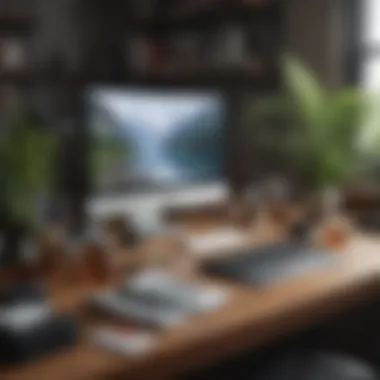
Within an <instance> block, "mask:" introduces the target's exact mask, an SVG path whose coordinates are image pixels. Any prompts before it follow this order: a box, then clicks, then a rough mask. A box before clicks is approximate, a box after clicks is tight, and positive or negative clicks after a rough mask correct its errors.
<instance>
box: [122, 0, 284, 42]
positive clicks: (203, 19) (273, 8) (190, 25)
mask: <svg viewBox="0 0 380 380" xmlns="http://www.w3.org/2000/svg"><path fill="white" fill-rule="evenodd" d="M281 15H282V12H281V7H280V6H279V3H278V2H277V1H271V2H268V3H262V4H261V3H260V4H251V5H242V4H232V5H229V6H224V7H220V8H218V9H215V8H212V9H205V10H202V11H198V12H191V13H190V14H185V15H181V14H179V15H173V16H163V17H159V18H158V17H157V18H140V19H129V20H127V21H126V26H127V29H129V30H130V31H135V32H140V33H143V34H150V33H155V34H160V35H162V34H170V33H172V32H178V31H185V30H204V29H212V28H215V27H216V26H218V25H225V24H226V23H251V22H255V21H258V20H261V21H262V20H269V21H271V22H274V21H275V22H277V20H280V18H281Z"/></svg>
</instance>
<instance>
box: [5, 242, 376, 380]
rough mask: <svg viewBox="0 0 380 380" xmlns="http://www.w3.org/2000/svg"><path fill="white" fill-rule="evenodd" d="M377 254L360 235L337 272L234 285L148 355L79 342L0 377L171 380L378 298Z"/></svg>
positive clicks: (72, 301)
mask: <svg viewBox="0 0 380 380" xmlns="http://www.w3.org/2000/svg"><path fill="white" fill-rule="evenodd" d="M379 247H380V238H371V237H363V236H357V237H355V238H354V239H353V241H352V242H351V244H350V245H349V247H347V249H345V251H344V252H342V253H335V254H337V255H340V257H341V260H340V261H339V264H337V265H336V266H334V267H331V268H328V269H326V268H324V269H318V270H316V271H314V272H312V273H311V272H310V273H307V274H304V275H302V276H300V277H297V278H289V279H287V280H285V281H282V282H281V283H278V284H275V285H272V286H269V287H267V288H254V287H247V286H243V285H236V284H235V285H232V284H229V285H228V286H230V288H231V290H232V292H233V296H232V297H231V300H230V301H229V302H228V303H227V304H226V305H225V306H223V307H222V308H221V309H219V310H217V311H214V312H211V313H208V314H205V315H201V316H197V317H194V318H192V319H190V320H189V321H188V322H186V323H185V324H183V325H181V326H178V327H176V328H173V329H172V330H169V331H166V332H162V333H160V334H159V335H158V338H157V342H156V344H155V346H154V347H153V348H152V349H151V350H150V351H149V352H147V353H145V354H144V355H141V356H138V357H133V358H128V357H127V358H126V357H121V356H118V355H114V354H111V353H109V352H107V351H104V350H102V349H100V348H97V347H95V346H93V345H91V344H90V343H87V342H86V341H85V339H82V341H81V342H80V343H79V344H78V345H77V346H76V347H74V348H71V349H69V350H66V351H64V352H62V353H59V354H56V355H55V356H53V357H49V358H47V359H42V360H40V361H37V362H34V363H30V364H27V365H24V366H22V367H20V368H11V369H7V370H5V369H2V368H0V378H1V379H2V380H44V379H53V380H95V379H96V380H100V379H104V380H111V379H114V378H115V379H118V378H120V379H125V378H130V379H141V380H143V379H155V380H160V379H172V378H173V377H174V376H175V375H177V374H181V373H184V372H186V371H187V370H189V369H196V368H199V367H201V366H202V365H207V364H211V363H213V362H215V361H217V360H220V359H223V358H224V357H227V356H228V355H230V354H233V353H237V352H239V351H243V350H244V349H247V348H250V347H255V346H259V345H263V344H264V343H269V342H271V341H273V340H275V339H277V338H280V337H281V336H284V335H285V334H287V333H291V332H295V331H299V330H301V329H302V328H303V327H307V326H310V325H312V324H313V323H316V322H319V321H322V320H323V319H324V318H326V317H328V315H331V314H332V313H334V312H338V311H341V310H344V309H345V308H348V307H350V306H353V305H355V304H358V303H360V302H361V301H363V300H365V299H366V298H369V297H373V296H374V295H375V294H376V292H380V254H379V252H378V250H379ZM201 280H202V281H206V282H207V281H208V280H207V279H205V278H203V279H201ZM225 285H226V284H225ZM88 292H89V289H88V288H83V289H82V288H80V287H73V288H71V289H69V288H68V289H66V291H65V292H59V294H57V295H56V296H54V297H53V303H54V305H55V307H57V308H59V309H61V310H71V309H72V308H76V307H77V306H78V305H80V304H82V303H83V300H84V298H85V297H86V295H88ZM128 376H129V377H128Z"/></svg>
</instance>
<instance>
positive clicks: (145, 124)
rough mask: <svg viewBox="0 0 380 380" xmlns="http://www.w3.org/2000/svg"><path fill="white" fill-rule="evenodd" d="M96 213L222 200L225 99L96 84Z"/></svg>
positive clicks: (92, 109)
mask: <svg viewBox="0 0 380 380" xmlns="http://www.w3.org/2000/svg"><path fill="white" fill-rule="evenodd" d="M86 103H87V117H88V130H89V136H90V140H91V143H90V154H89V158H90V163H89V164H90V168H91V173H92V176H91V177H92V183H93V186H92V187H93V194H94V196H93V197H92V202H91V210H90V212H92V213H103V214H106V213H108V212H115V211H120V210H122V209H123V210H125V211H126V212H130V211H133V209H136V208H138V205H139V204H144V205H145V206H146V204H149V202H150V203H153V204H155V205H157V207H158V206H160V207H163V206H170V205H176V204H179V205H181V206H184V205H187V204H188V205H191V204H194V203H195V204H199V203H202V202H206V203H207V202H209V201H212V200H217V199H220V198H225V197H226V194H227V186H226V175H225V173H226V170H225V169H226V149H225V148H226V143H227V141H226V135H227V134H226V116H227V115H226V104H225V101H224V98H223V96H222V95H221V94H220V93H217V92H213V91H209V92H204V91H184V90H182V91H179V90H148V89H133V88H120V87H118V88H109V87H108V88H105V87H98V88H92V89H91V90H89V91H88V92H87V94H86Z"/></svg>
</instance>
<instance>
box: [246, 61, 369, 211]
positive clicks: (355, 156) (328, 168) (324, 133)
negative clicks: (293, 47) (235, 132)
mask: <svg viewBox="0 0 380 380" xmlns="http://www.w3.org/2000/svg"><path fill="white" fill-rule="evenodd" d="M282 68H283V71H282V72H283V81H284V93H283V94H280V95H277V96H275V97H270V98H267V99H261V100H259V101H256V102H254V103H253V104H252V105H251V107H250V108H249V110H248V117H246V120H248V122H247V126H248V127H249V129H251V128H252V127H254V128H256V129H260V128H263V127H265V124H266V121H267V120H268V119H271V118H276V120H277V122H280V123H282V124H283V125H284V128H283V133H282V134H273V133H272V134H268V133H267V134H265V133H264V134H263V135H264V138H262V139H261V140H259V144H262V145H265V146H266V147H267V148H268V149H272V150H273V151H280V152H281V153H282V154H283V157H284V159H286V160H287V161H288V162H289V164H290V166H291V167H292V169H293V173H295V174H296V177H298V178H299V179H300V180H301V182H302V185H303V188H304V189H306V190H307V193H308V194H309V198H310V196H311V198H312V199H314V202H312V203H314V205H316V208H317V209H318V211H319V213H320V214H324V213H326V212H329V213H330V212H331V211H333V210H336V207H337V205H338V203H339V199H340V191H341V189H342V187H344V186H345V185H346V184H347V183H349V182H350V181H352V180H353V179H355V178H358V177H359V176H360V175H361V173H362V172H363V171H364V170H365V166H366V165H367V163H368V161H367V159H368V154H367V153H368V152H366V151H365V149H364V148H363V144H361V141H363V135H364V134H365V133H364V132H365V128H366V127H367V125H368V123H367V122H366V120H367V118H368V115H369V114H370V112H369V110H370V108H371V102H370V101H369V96H367V95H365V94H364V92H362V91H360V90H359V89H356V88H340V89H337V90H330V89H328V88H327V87H325V86H323V85H322V83H321V82H320V81H319V80H318V79H317V76H316V75H315V74H314V73H313V72H312V71H311V70H310V69H309V68H307V67H306V66H305V65H304V64H302V63H301V62H300V61H298V60H297V59H295V58H293V57H289V56H286V57H285V58H284V59H283V64H282Z"/></svg>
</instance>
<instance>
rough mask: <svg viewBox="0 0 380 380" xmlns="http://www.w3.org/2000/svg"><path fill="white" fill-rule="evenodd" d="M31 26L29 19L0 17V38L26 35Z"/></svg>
mask: <svg viewBox="0 0 380 380" xmlns="http://www.w3.org/2000/svg"><path fill="white" fill-rule="evenodd" d="M33 24H34V22H33V20H32V18H31V17H27V16H7V15H0V36H2V35H7V36H8V35H25V34H28V33H30V32H31V30H32V28H33Z"/></svg>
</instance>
